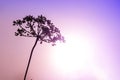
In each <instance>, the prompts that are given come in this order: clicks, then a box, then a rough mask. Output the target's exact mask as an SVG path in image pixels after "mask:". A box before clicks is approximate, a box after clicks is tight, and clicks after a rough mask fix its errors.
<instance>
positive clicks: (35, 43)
mask: <svg viewBox="0 0 120 80" xmlns="http://www.w3.org/2000/svg"><path fill="white" fill-rule="evenodd" d="M38 39H39V38H38V37H37V38H36V41H35V44H34V46H33V47H32V50H31V53H30V57H29V61H28V65H27V68H26V71H25V75H24V80H26V77H27V73H28V69H29V66H30V61H31V58H32V54H33V51H34V48H35V46H36V44H37V42H38Z"/></svg>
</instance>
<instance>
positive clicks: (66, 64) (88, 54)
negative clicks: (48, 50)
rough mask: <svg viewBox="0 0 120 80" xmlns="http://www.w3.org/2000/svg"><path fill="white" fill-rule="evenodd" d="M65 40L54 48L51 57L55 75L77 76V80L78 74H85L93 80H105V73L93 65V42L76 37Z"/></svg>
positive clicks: (66, 37) (85, 38)
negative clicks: (55, 71)
mask: <svg viewBox="0 0 120 80" xmlns="http://www.w3.org/2000/svg"><path fill="white" fill-rule="evenodd" d="M65 39H66V43H60V44H59V43H58V44H57V46H55V47H54V51H53V55H52V63H53V65H54V68H55V69H56V70H57V73H60V74H62V75H67V76H68V75H71V74H72V76H70V77H73V76H76V75H78V76H76V77H78V78H79V77H80V74H87V75H92V76H94V78H95V79H94V80H106V73H105V72H104V71H103V70H102V69H100V68H98V66H96V65H95V64H94V62H95V61H94V55H95V54H94V53H95V52H94V48H95V46H94V44H93V42H92V41H90V39H89V38H87V37H85V36H84V37H83V36H77V35H68V36H65ZM79 73H80V74H79ZM81 77H82V76H81ZM87 80H88V79H87Z"/></svg>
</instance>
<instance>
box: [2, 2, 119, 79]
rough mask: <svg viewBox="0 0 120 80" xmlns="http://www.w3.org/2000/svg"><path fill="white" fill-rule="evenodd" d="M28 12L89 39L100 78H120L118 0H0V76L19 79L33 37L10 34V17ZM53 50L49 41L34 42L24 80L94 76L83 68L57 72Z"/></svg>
mask: <svg viewBox="0 0 120 80" xmlns="http://www.w3.org/2000/svg"><path fill="white" fill-rule="evenodd" d="M29 14H31V15H34V16H37V15H40V14H43V15H45V16H46V17H47V18H48V19H51V20H52V22H53V23H54V24H55V25H56V26H58V28H60V30H61V33H63V35H66V34H73V35H76V34H77V36H79V37H81V36H82V37H85V38H86V39H89V40H90V43H91V44H93V45H95V47H94V49H93V50H94V51H93V52H94V54H95V55H94V56H95V57H94V61H95V64H96V65H97V66H98V67H99V68H100V69H101V70H102V71H103V73H104V74H105V75H107V78H106V79H103V80H120V76H119V75H120V59H119V58H120V1H119V0H0V80H23V76H24V71H25V68H26V65H27V61H28V57H29V53H30V50H31V48H32V46H33V44H34V41H35V39H34V38H24V37H16V36H14V32H15V31H16V28H15V27H14V26H12V21H13V20H16V19H18V18H23V17H24V16H26V15H29ZM78 46H79V45H78ZM91 46H92V45H91ZM53 51H54V48H52V46H51V45H50V44H43V45H40V44H38V45H37V47H36V48H35V51H34V55H33V58H32V62H31V66H30V70H29V73H28V78H29V79H28V80H30V79H31V78H32V79H33V80H98V79H97V78H96V77H95V76H94V75H92V74H91V73H90V72H89V71H88V73H84V70H83V71H76V72H74V73H71V74H69V75H64V74H60V73H59V71H57V70H56V69H54V68H53V65H52V64H53V63H52V62H50V61H51V55H52V52H53ZM91 72H92V70H91ZM95 72H96V74H100V73H99V72H98V71H95Z"/></svg>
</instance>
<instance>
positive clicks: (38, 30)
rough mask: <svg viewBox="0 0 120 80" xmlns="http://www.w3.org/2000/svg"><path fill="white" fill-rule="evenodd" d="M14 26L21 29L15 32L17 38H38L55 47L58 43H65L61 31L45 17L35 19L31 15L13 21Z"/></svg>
mask: <svg viewBox="0 0 120 80" xmlns="http://www.w3.org/2000/svg"><path fill="white" fill-rule="evenodd" d="M13 25H14V26H18V27H19V28H18V29H17V31H16V32H15V35H16V36H24V37H36V38H38V40H39V41H40V43H41V44H42V42H47V43H52V44H53V45H55V43H56V41H58V40H59V41H62V42H65V40H64V37H63V36H62V35H61V33H60V30H59V29H58V28H57V27H55V26H54V25H53V23H52V22H51V20H48V19H47V18H46V17H45V16H42V15H40V16H38V17H36V18H35V17H33V16H31V15H29V16H26V17H24V18H23V19H18V20H15V21H13Z"/></svg>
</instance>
